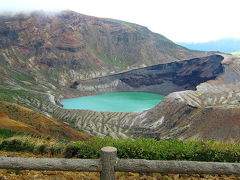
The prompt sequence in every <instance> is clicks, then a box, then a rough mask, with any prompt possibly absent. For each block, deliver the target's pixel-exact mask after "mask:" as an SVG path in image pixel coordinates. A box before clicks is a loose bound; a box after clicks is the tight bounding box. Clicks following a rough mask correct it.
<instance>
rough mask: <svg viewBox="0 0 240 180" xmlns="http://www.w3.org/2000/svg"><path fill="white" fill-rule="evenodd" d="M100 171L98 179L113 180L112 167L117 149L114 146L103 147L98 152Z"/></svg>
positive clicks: (113, 172) (114, 163) (115, 159)
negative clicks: (100, 164)
mask: <svg viewBox="0 0 240 180" xmlns="http://www.w3.org/2000/svg"><path fill="white" fill-rule="evenodd" d="M100 159H101V163H102V171H101V172H100V180H115V170H114V167H115V165H116V161H117V149H116V148H115V147H110V146H107V147H103V148H102V149H101V152H100Z"/></svg>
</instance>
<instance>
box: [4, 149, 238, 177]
mask: <svg viewBox="0 0 240 180" xmlns="http://www.w3.org/2000/svg"><path fill="white" fill-rule="evenodd" d="M0 169H18V170H49V171H78V172H100V179H101V180H114V179H115V172H140V173H143V172H152V173H154V172H155V173H157V172H158V173H172V174H225V175H240V163H218V162H196V161H159V160H145V159H118V158H117V149H116V148H114V147H103V148H102V149H101V152H100V159H56V158H17V157H0Z"/></svg>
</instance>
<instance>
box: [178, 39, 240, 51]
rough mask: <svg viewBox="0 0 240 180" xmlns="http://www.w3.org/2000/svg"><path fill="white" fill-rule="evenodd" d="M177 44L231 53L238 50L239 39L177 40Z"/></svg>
mask: <svg viewBox="0 0 240 180" xmlns="http://www.w3.org/2000/svg"><path fill="white" fill-rule="evenodd" d="M177 44H179V45H181V46H184V47H186V48H189V49H193V50H199V51H220V52H224V53H231V52H236V51H240V39H237V38H224V39H219V40H215V41H209V42H199V43H198V42H192V43H188V42H177Z"/></svg>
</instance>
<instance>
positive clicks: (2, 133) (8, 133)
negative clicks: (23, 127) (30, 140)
mask: <svg viewBox="0 0 240 180" xmlns="http://www.w3.org/2000/svg"><path fill="white" fill-rule="evenodd" d="M26 134H27V133H24V132H20V131H13V130H9V129H0V138H2V139H6V138H10V137H13V136H24V135H26Z"/></svg>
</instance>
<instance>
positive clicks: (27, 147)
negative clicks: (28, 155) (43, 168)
mask: <svg viewBox="0 0 240 180" xmlns="http://www.w3.org/2000/svg"><path fill="white" fill-rule="evenodd" d="M0 150H5V151H16V152H33V150H34V144H33V143H30V142H28V141H21V140H18V139H10V140H3V141H2V143H1V144H0Z"/></svg>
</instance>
